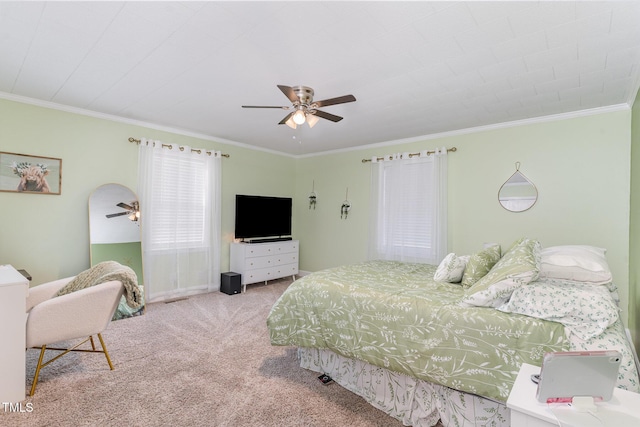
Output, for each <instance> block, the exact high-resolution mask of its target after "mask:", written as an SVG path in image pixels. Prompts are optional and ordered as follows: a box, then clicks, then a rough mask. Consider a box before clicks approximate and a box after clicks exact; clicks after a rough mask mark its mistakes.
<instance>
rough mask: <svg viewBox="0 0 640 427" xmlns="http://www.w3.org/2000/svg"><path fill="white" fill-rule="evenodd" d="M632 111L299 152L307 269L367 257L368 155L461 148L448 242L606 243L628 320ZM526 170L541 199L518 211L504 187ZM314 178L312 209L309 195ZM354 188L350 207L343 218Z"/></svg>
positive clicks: (466, 245) (468, 249) (465, 248)
mask: <svg viewBox="0 0 640 427" xmlns="http://www.w3.org/2000/svg"><path fill="white" fill-rule="evenodd" d="M630 119H631V114H630V112H629V111H628V110H627V111H617V112H609V113H603V114H597V115H591V116H584V117H578V118H571V119H564V120H557V121H549V122H543V123H536V124H528V125H521V126H514V127H508V128H501V129H495V130H486V131H478V132H473V133H469V134H464V135H457V136H449V137H441V138H435V139H429V140H424V141H418V142H412V143H407V144H398V145H390V146H386V147H377V148H375V149H373V148H368V149H365V150H359V151H346V152H341V153H332V154H327V155H324V156H315V157H307V158H301V159H299V160H298V162H297V165H296V192H295V194H296V199H299V200H302V202H301V203H297V204H296V205H297V210H296V220H297V222H296V223H297V225H298V228H296V235H297V237H298V238H299V239H300V241H301V243H300V260H301V264H300V265H301V269H302V270H308V271H315V270H319V269H322V268H326V267H331V266H334V265H339V264H343V263H350V262H358V261H362V260H364V259H366V255H367V250H366V241H367V233H368V203H369V174H370V163H362V161H361V160H362V159H363V158H367V159H368V158H371V157H372V156H374V155H376V156H380V155H385V154H390V153H394V152H404V151H410V152H415V151H420V150H423V149H433V148H435V147H441V146H445V147H448V148H451V147H456V148H457V151H456V152H455V153H450V155H449V215H448V218H449V238H448V244H449V249H450V251H452V252H457V253H459V254H469V253H472V252H475V251H477V250H479V249H480V248H481V247H482V245H483V243H485V242H496V243H500V244H502V246H503V248H504V247H507V246H508V245H510V244H511V243H512V242H513V241H514V240H516V239H517V238H519V237H522V236H529V237H533V238H537V239H539V240H540V241H541V243H542V244H543V246H552V245H562V244H586V245H594V246H600V247H604V248H607V251H608V252H607V255H608V261H609V263H610V266H611V269H612V271H613V274H614V278H615V281H616V284H617V285H618V287H619V292H620V296H621V299H622V302H623V317H624V319H625V322H626V318H627V316H628V313H629V310H628V309H627V308H628V306H627V302H628V301H629V299H628V298H629V286H628V282H629V250H628V248H629V194H630V164H629V156H630ZM516 162H520V164H521V165H520V171H521V172H522V173H523V174H524V175H526V176H527V177H528V178H529V179H530V180H531V181H532V182H533V183H534V184H535V185H536V187H537V189H538V193H539V199H538V202H537V203H536V204H535V205H534V206H533V207H532V208H531V209H529V210H528V211H525V212H521V213H512V212H508V211H506V210H505V209H503V208H502V207H501V206H500V204H499V202H498V190H499V189H500V187H501V186H502V184H503V183H504V182H505V181H506V180H507V179H508V178H509V177H510V176H511V175H512V174H513V172H515V163H516ZM314 181H315V190H316V192H317V193H318V201H317V206H316V209H315V211H314V210H309V209H308V202H306V200H307V198H308V195H309V193H310V192H311V188H312V183H313V182H314ZM347 186H348V187H349V199H350V201H351V203H352V209H351V212H350V213H349V218H348V219H347V220H341V219H340V215H339V213H340V205H341V204H342V201H343V200H344V197H345V189H346V187H347Z"/></svg>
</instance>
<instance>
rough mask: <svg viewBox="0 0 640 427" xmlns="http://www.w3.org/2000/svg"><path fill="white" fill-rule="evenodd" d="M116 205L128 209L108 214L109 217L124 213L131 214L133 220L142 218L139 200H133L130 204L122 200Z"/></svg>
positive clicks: (130, 217)
mask: <svg viewBox="0 0 640 427" xmlns="http://www.w3.org/2000/svg"><path fill="white" fill-rule="evenodd" d="M116 206H118V207H120V208H122V209H126V211H124V212H117V213H112V214H107V215H106V217H107V218H114V217H117V216H123V215H130V216H129V219H130V220H131V221H137V220H138V219H139V218H140V206H139V204H138V202H137V201H135V202H131V204H130V205H128V204H126V203H123V202H120V203H118V204H117V205H116Z"/></svg>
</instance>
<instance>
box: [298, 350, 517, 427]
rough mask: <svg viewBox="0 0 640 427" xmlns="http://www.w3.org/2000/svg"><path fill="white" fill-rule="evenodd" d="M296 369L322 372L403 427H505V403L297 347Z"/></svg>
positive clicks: (508, 418) (508, 421) (507, 413)
mask: <svg viewBox="0 0 640 427" xmlns="http://www.w3.org/2000/svg"><path fill="white" fill-rule="evenodd" d="M298 358H299V359H300V366H301V367H302V368H305V369H309V370H311V371H315V372H319V373H326V374H328V375H329V376H331V377H332V378H333V380H334V381H335V382H336V383H338V384H340V385H341V386H342V387H344V388H346V389H347V390H349V391H351V392H352V393H355V394H357V395H359V396H361V397H362V398H364V399H365V400H366V401H367V402H368V403H369V404H371V405H372V406H374V407H376V408H378V409H380V410H381V411H383V412H385V413H386V414H388V415H390V416H391V417H393V418H395V419H397V420H399V421H401V422H402V424H404V425H405V426H415V427H431V426H434V425H435V424H436V423H437V422H438V420H441V422H442V425H443V426H445V427H447V426H459V427H476V426H478V427H480V426H487V427H489V426H491V427H509V425H510V424H511V416H510V411H509V409H508V408H507V407H506V405H505V404H503V403H499V402H495V401H493V400H489V399H486V398H482V397H479V396H475V395H472V394H468V393H463V392H460V391H457V390H453V389H451V388H448V387H444V386H441V385H437V384H433V383H430V382H428V381H424V380H419V379H417V378H413V377H410V376H408V375H405V374H400V373H396V372H392V371H389V370H387V369H384V368H380V367H377V366H373V365H371V364H369V363H366V362H362V361H359V360H354V359H349V358H346V357H343V356H340V355H338V354H336V353H334V352H332V351H331V350H327V349H316V348H299V349H298Z"/></svg>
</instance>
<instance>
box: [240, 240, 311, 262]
mask: <svg viewBox="0 0 640 427" xmlns="http://www.w3.org/2000/svg"><path fill="white" fill-rule="evenodd" d="M245 251H246V253H245V256H246V257H247V258H250V257H254V256H256V257H258V256H268V255H276V254H284V253H291V252H297V251H298V243H297V242H278V243H262V244H250V245H248V246H247V248H246V249H245Z"/></svg>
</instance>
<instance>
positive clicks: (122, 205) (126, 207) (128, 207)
mask: <svg viewBox="0 0 640 427" xmlns="http://www.w3.org/2000/svg"><path fill="white" fill-rule="evenodd" d="M116 206H118V207H121V208H122V209H129V210H130V211H132V210H134V209H133V207H132V206H129V205H128V204H126V203H123V202H120V203H118V204H117V205H116Z"/></svg>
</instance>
